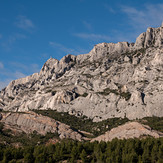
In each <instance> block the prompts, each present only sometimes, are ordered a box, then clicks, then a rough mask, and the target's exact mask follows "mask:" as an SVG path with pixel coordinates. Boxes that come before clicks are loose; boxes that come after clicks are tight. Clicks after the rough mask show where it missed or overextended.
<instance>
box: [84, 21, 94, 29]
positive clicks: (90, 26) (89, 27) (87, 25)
mask: <svg viewBox="0 0 163 163" xmlns="http://www.w3.org/2000/svg"><path fill="white" fill-rule="evenodd" d="M83 25H84V26H85V27H86V28H87V29H88V30H91V29H92V25H91V23H88V22H87V21H83Z"/></svg>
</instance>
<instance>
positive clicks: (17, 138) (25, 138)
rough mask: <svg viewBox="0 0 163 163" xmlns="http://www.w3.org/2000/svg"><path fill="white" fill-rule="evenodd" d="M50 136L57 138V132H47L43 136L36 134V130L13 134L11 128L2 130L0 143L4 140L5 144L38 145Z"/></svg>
mask: <svg viewBox="0 0 163 163" xmlns="http://www.w3.org/2000/svg"><path fill="white" fill-rule="evenodd" d="M51 138H57V139H59V136H58V134H55V133H47V134H46V135H45V136H43V135H40V134H37V133H36V132H34V133H32V134H26V133H17V134H16V135H14V134H13V133H12V131H11V130H9V129H8V130H3V132H1V133H0V144H1V143H3V142H6V143H7V144H12V143H20V144H21V145H31V146H33V145H38V144H44V143H46V142H47V141H48V140H49V139H51Z"/></svg>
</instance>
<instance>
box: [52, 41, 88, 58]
mask: <svg viewBox="0 0 163 163" xmlns="http://www.w3.org/2000/svg"><path fill="white" fill-rule="evenodd" d="M49 45H50V46H51V47H53V48H55V49H56V50H57V51H60V52H64V53H66V54H74V55H78V54H82V53H85V52H86V50H85V49H81V48H77V49H71V48H67V47H65V46H64V45H62V44H59V43H56V42H49Z"/></svg>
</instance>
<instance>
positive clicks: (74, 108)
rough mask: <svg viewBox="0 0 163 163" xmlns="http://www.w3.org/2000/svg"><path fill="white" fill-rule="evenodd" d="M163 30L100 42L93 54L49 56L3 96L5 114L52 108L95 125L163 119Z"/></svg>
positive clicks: (148, 30)
mask: <svg viewBox="0 0 163 163" xmlns="http://www.w3.org/2000/svg"><path fill="white" fill-rule="evenodd" d="M162 80H163V27H162V26H161V27H158V28H148V29H147V31H146V32H144V33H142V34H140V36H139V37H138V38H137V39H136V42H135V43H127V42H119V43H116V44H114V43H100V44H98V45H95V47H94V48H93V49H92V50H91V51H90V52H89V53H88V54H82V55H78V56H74V55H70V54H69V55H66V56H65V57H63V58H62V59H61V60H60V61H58V60H56V59H53V58H50V59H49V60H48V61H47V62H46V63H45V64H44V65H43V67H42V69H41V71H40V72H39V73H35V74H33V75H31V76H28V77H25V78H22V79H17V80H14V81H12V82H11V83H10V84H9V85H8V86H7V87H6V88H5V89H3V90H1V92H0V108H1V109H3V110H6V111H29V110H33V109H45V110H46V109H53V110H57V111H63V112H68V113H69V114H74V115H77V116H81V115H86V116H87V117H89V118H92V119H93V120H94V121H100V120H103V119H107V118H112V117H128V118H129V119H135V118H142V117H146V116H163V101H162V98H163V83H162Z"/></svg>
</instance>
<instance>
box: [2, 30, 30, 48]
mask: <svg viewBox="0 0 163 163" xmlns="http://www.w3.org/2000/svg"><path fill="white" fill-rule="evenodd" d="M26 38H27V36H26V35H24V34H20V33H15V34H13V35H10V36H9V37H8V38H7V40H5V41H4V42H3V43H2V44H1V45H2V47H4V48H5V49H6V50H11V49H12V46H13V45H14V43H15V42H16V41H17V40H22V39H26Z"/></svg>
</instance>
